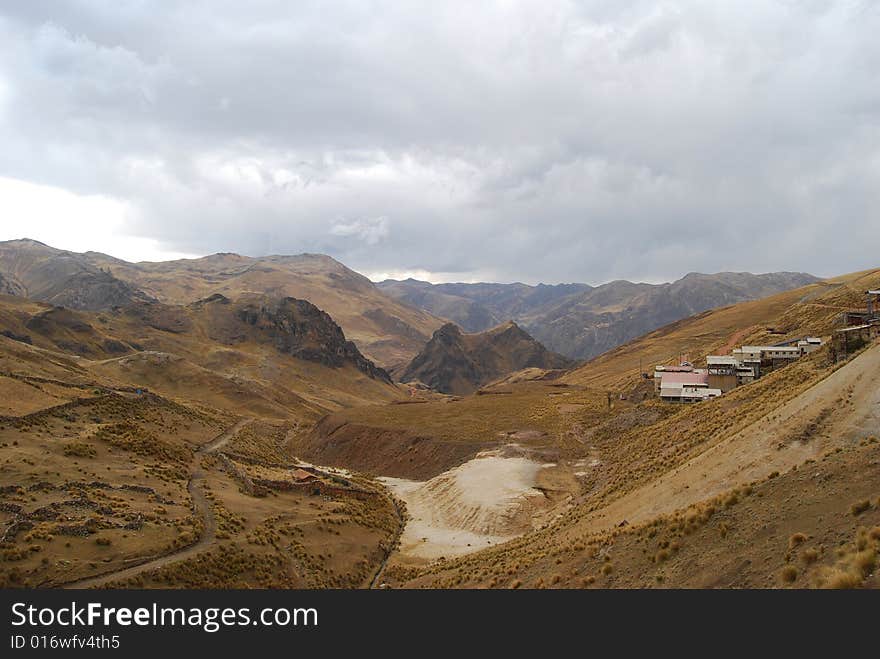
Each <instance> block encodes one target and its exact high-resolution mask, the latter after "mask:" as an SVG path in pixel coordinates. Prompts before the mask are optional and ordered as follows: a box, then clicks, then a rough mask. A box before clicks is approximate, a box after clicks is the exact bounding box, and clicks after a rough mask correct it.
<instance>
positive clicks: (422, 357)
mask: <svg viewBox="0 0 880 659" xmlns="http://www.w3.org/2000/svg"><path fill="white" fill-rule="evenodd" d="M571 365H572V362H571V360H568V359H566V358H565V357H563V356H561V355H557V354H556V353H553V352H550V351H549V350H547V349H546V348H545V347H544V346H542V345H541V344H540V343H539V342H537V341H536V340H535V339H533V338H532V337H531V336H529V335H528V333H526V332H525V331H523V330H522V329H521V328H520V327H519V326H518V325H517V324H516V323H513V322H510V323H506V324H504V325H501V326H499V327H496V328H493V329H491V330H489V331H486V332H482V333H479V334H464V333H463V332H462V331H461V330H460V329H459V328H458V327H457V326H456V325H454V324H452V323H448V324H446V325H444V326H443V327H441V328H440V329H438V330H437V331H436V332H434V336H432V337H431V340H430V341H428V343H427V344H426V345H425V347H424V349H423V350H422V351H421V352H420V353H419V354H418V355H417V356H416V357H415V359H413V360H412V362H410V364H409V366H408V367H407V368H406V370H405V371H404V372H403V375H402V377H401V380H402V381H404V382H411V381H415V380H417V381H419V382H423V383H424V384H426V385H428V386H429V387H431V388H432V389H435V390H436V391H440V392H442V393H448V394H458V395H464V394H469V393H472V392H473V391H475V390H476V389H478V388H479V387H480V386H482V385H484V384H486V383H488V382H491V381H493V380H497V379H498V378H501V377H504V376H505V375H508V374H510V373H513V372H515V371H519V370H522V369H524V368H541V369H558V368H567V367H569V366H571Z"/></svg>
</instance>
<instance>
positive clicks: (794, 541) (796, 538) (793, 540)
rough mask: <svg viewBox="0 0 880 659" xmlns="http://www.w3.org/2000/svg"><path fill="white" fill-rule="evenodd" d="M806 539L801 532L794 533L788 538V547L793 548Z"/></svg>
mask: <svg viewBox="0 0 880 659" xmlns="http://www.w3.org/2000/svg"><path fill="white" fill-rule="evenodd" d="M806 541H807V536H806V535H804V534H803V533H795V534H794V535H792V536H791V537H790V538H789V539H788V548H789V549H794V548H795V547H797V546H798V545H800V544H803V543H804V542H806Z"/></svg>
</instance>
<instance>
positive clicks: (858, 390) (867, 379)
mask: <svg viewBox="0 0 880 659" xmlns="http://www.w3.org/2000/svg"><path fill="white" fill-rule="evenodd" d="M878 373H880V344H876V345H874V346H872V347H870V348H869V349H867V350H866V351H865V352H863V353H862V354H861V355H859V356H858V357H856V358H854V359H853V360H852V361H850V362H849V363H848V364H846V365H845V366H843V367H841V368H840V369H838V370H837V371H835V372H834V373H832V374H831V375H829V376H828V377H827V378H825V379H824V380H822V381H821V382H819V383H817V384H816V385H815V386H813V387H811V388H810V389H808V390H807V391H805V392H803V393H802V394H800V395H798V396H796V397H795V398H793V399H792V400H790V401H789V402H788V403H785V404H784V405H782V406H781V407H779V408H777V409H775V410H773V411H772V412H770V413H768V414H767V415H765V416H764V417H763V418H761V419H759V420H758V421H757V422H756V423H754V424H752V425H751V426H749V427H748V428H746V429H744V430H742V431H740V432H738V433H736V434H734V435H731V436H730V437H726V438H723V439H721V440H720V441H717V442H716V443H715V444H713V445H712V446H710V447H709V448H707V449H706V450H705V451H704V452H703V453H701V454H699V455H697V456H695V457H694V458H692V459H691V460H689V461H688V462H686V463H684V464H683V465H681V466H680V467H678V468H676V469H674V470H672V471H670V472H669V473H667V474H664V475H663V476H661V477H660V478H658V479H656V480H655V481H653V482H652V483H649V484H646V485H644V486H643V487H641V488H639V489H637V490H634V491H633V492H631V493H629V494H626V495H624V496H623V497H622V498H620V499H618V500H616V501H613V502H612V503H611V504H609V505H608V506H606V507H605V508H603V509H602V510H600V511H597V512H596V514H595V515H593V516H592V517H590V518H588V519H587V520H586V522H587V526H588V527H589V530H604V529H610V528H612V527H615V526H617V525H618V524H619V523H620V522H621V521H622V520H627V521H628V522H629V523H630V524H632V523H638V522H645V521H648V520H650V519H653V518H655V517H657V516H658V515H661V514H668V513H672V512H674V511H676V510H680V509H682V508H686V507H687V506H689V505H691V504H694V503H698V502H700V501H705V500H706V499H710V498H712V497H714V496H716V495H719V494H722V493H724V492H726V491H728V490H730V489H732V488H734V487H736V486H738V485H741V484H745V483H748V482H751V481H753V480H759V479H763V478H766V477H767V476H768V475H770V474H771V473H772V472H774V471H778V472H784V471H787V470H789V469H791V467H793V466H795V465H798V464H801V463H803V462H804V461H805V460H807V459H808V458H817V457H819V456H821V455H822V454H823V453H825V452H826V451H828V450H829V449H833V448H835V447H837V446H843V445H845V444H846V443H847V442H851V441H853V440H856V439H860V438H862V437H865V436H867V435H871V434H874V435H880V378H878V377H877V375H878ZM849 391H851V392H852V393H851V396H850V398H849V401H848V402H847V401H846V398H847V396H848V392H849ZM823 413H827V414H828V416H827V418H826V419H825V420H824V421H823V423H822V427H821V429H820V431H819V432H818V433H817V435H818V436H813V437H811V438H810V439H809V440H808V441H806V442H804V441H801V440H800V439H797V437H798V436H799V431H801V430H802V429H803V428H804V427H805V426H806V425H807V424H809V423H810V422H812V421H814V420H815V419H817V418H818V417H820V415H822V414H823ZM786 438H793V439H791V441H786Z"/></svg>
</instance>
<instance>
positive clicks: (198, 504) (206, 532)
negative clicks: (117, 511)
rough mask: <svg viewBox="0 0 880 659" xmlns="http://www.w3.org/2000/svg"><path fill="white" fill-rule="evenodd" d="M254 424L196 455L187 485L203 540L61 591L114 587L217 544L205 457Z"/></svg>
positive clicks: (231, 430) (229, 431)
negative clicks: (206, 485)
mask: <svg viewBox="0 0 880 659" xmlns="http://www.w3.org/2000/svg"><path fill="white" fill-rule="evenodd" d="M252 421H253V419H242V420H241V421H239V422H238V423H236V424H235V425H234V426H232V427H231V428H228V429H227V430H225V431H224V432H223V433H221V434H220V435H218V436H217V437H215V438H214V439H212V440H211V441H210V442H208V443H207V444H205V445H204V446H202V447H201V448H200V449H199V450H198V452H197V453H196V457H195V459H196V464H195V467H194V469H193V471H192V474H191V475H190V477H189V481H188V482H187V484H186V489H187V491H188V492H189V495H190V498H191V499H192V506H193V512H194V513H195V514H197V515H199V516H200V517H201V518H202V523H203V531H202V536H201V537H200V538H199V539H198V541H197V542H195V543H194V544H192V545H189V546H188V547H184V548H183V549H180V550H178V551H175V552H172V553H170V554H165V555H164V556H158V557H156V558H152V559H150V558H147V559H136V560H139V561H141V562H139V563H137V564H136V565H132V566H131V567H127V568H122V569H121V570H115V571H113V572H108V573H106V574H101V575H98V576H93V577H87V578H85V579H79V580H77V581H71V582H68V583H66V584H61V587H62V588H99V587H101V586H103V585H105V584H107V583H110V582H111V581H120V580H124V579H129V578H131V577H135V576H137V575H138V574H141V573H142V572H145V571H147V570H155V569H157V568H161V567H164V566H165V565H168V564H170V563H176V562H178V561H182V560H184V559H187V558H189V557H191V556H194V555H195V554H198V553H199V552H200V551H202V550H203V549H205V548H206V547H208V546H209V545H211V544H213V542H214V540H215V539H216V534H217V522H216V520H215V519H214V511H213V510H212V508H211V504H210V502H209V501H208V499H207V497H206V496H205V491H204V489H203V483H204V480H205V472H204V471H202V463H201V456H202V455H204V454H207V453H213V452H214V451H216V450H217V449H219V448H221V447H222V446H225V445H226V443H227V442H229V440H230V439H232V438H233V437H234V436H235V435H236V433H238V431H239V430H241V429H242V428H244V427H245V426H246V425H248V424H249V423H251V422H252Z"/></svg>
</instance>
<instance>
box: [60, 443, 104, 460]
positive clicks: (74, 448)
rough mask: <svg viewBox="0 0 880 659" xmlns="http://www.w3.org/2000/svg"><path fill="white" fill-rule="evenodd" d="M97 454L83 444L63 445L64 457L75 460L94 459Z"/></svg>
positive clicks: (87, 445)
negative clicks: (74, 458)
mask: <svg viewBox="0 0 880 659" xmlns="http://www.w3.org/2000/svg"><path fill="white" fill-rule="evenodd" d="M97 454H98V452H97V451H96V450H95V448H94V447H93V446H91V445H90V444H86V443H85V442H68V443H67V444H65V445H64V455H66V456H68V457H76V458H94V457H95V456H96V455H97Z"/></svg>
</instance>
